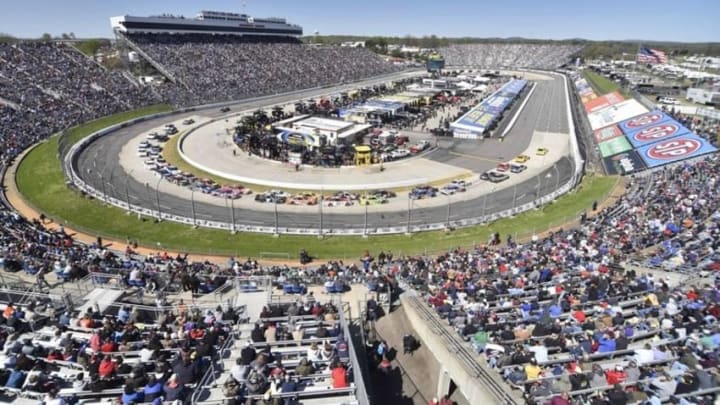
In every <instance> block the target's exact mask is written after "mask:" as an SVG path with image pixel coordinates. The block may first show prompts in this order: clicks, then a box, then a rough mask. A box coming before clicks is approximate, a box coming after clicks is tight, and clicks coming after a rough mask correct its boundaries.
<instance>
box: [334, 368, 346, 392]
mask: <svg viewBox="0 0 720 405" xmlns="http://www.w3.org/2000/svg"><path fill="white" fill-rule="evenodd" d="M332 386H333V388H346V387H348V382H347V373H346V372H345V367H343V365H342V364H338V365H337V366H335V368H333V370H332Z"/></svg>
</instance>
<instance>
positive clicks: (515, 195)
mask: <svg viewBox="0 0 720 405" xmlns="http://www.w3.org/2000/svg"><path fill="white" fill-rule="evenodd" d="M516 198H517V184H516V185H514V186H513V205H512V208H513V215H514V214H515V201H516Z"/></svg>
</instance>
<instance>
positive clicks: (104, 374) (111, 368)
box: [98, 356, 116, 378]
mask: <svg viewBox="0 0 720 405" xmlns="http://www.w3.org/2000/svg"><path fill="white" fill-rule="evenodd" d="M115 369H116V366H115V362H113V361H112V359H111V358H110V356H105V358H104V359H102V361H101V362H100V365H99V366H98V375H99V376H100V378H108V377H111V376H112V375H113V374H115Z"/></svg>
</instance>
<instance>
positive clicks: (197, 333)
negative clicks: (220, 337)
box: [190, 327, 205, 339]
mask: <svg viewBox="0 0 720 405" xmlns="http://www.w3.org/2000/svg"><path fill="white" fill-rule="evenodd" d="M203 336H205V331H204V330H202V329H200V328H198V327H194V328H192V329H191V330H190V338H191V339H201V338H202V337H203Z"/></svg>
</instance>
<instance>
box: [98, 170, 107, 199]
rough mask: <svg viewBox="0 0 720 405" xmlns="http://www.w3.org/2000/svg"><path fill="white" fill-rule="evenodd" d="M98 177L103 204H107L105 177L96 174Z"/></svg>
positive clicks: (102, 174)
mask: <svg viewBox="0 0 720 405" xmlns="http://www.w3.org/2000/svg"><path fill="white" fill-rule="evenodd" d="M98 176H99V177H100V185H101V186H102V192H103V200H105V204H107V202H108V196H107V190H106V189H105V176H104V173H98Z"/></svg>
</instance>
